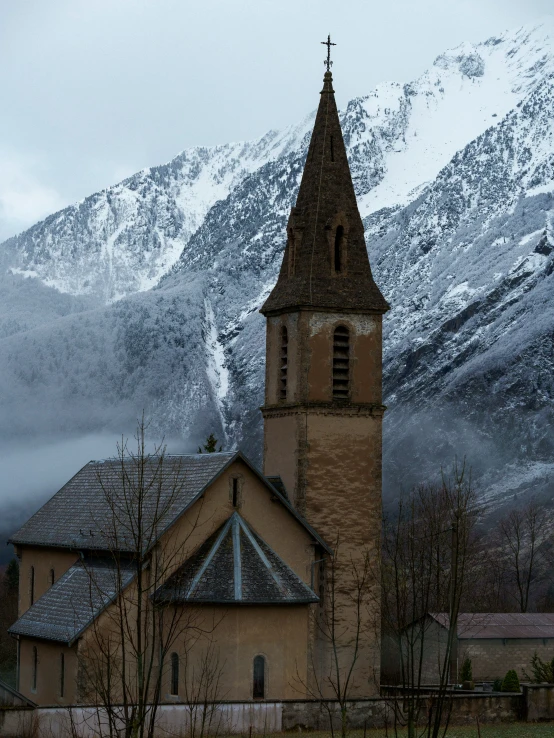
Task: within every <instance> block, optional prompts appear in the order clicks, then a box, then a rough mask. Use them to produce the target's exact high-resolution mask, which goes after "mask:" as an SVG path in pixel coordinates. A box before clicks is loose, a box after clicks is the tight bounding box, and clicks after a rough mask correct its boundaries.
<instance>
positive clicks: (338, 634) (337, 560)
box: [296, 537, 378, 738]
mask: <svg viewBox="0 0 554 738" xmlns="http://www.w3.org/2000/svg"><path fill="white" fill-rule="evenodd" d="M321 563H322V564H323V563H324V564H325V566H324V567H323V566H322V568H321V570H320V571H321V573H320V577H321V578H322V583H323V581H324V586H323V587H320V597H321V602H320V604H319V606H318V613H317V615H316V616H315V627H316V645H315V652H314V651H312V653H311V659H310V670H309V675H308V679H307V680H306V679H303V678H302V677H301V676H300V674H299V673H298V672H297V675H296V681H297V683H299V684H300V685H301V687H302V692H303V693H304V694H308V695H309V696H310V697H311V698H312V699H314V700H316V701H317V702H318V703H319V704H320V706H321V707H322V708H323V709H324V710H325V711H326V713H327V717H328V720H329V728H330V731H331V736H332V737H333V736H334V734H335V726H336V723H337V714H336V710H335V707H336V706H338V709H339V713H340V734H341V736H342V738H344V737H345V736H346V734H347V732H348V728H349V703H350V702H351V700H352V699H353V697H354V694H355V692H354V690H355V688H356V679H357V673H356V672H357V666H358V664H359V661H360V659H362V658H367V654H366V653H363V650H364V648H363V644H364V636H367V631H368V628H371V626H372V625H373V626H374V627H375V626H376V625H377V624H376V623H373V621H372V619H371V618H372V616H371V611H372V607H371V606H372V604H373V603H374V601H375V593H374V592H372V587H371V582H372V573H373V572H374V570H375V568H376V566H375V562H373V561H372V554H371V552H370V551H364V552H362V555H361V556H359V557H358V558H357V559H356V560H355V559H354V558H353V557H352V556H350V557H348V559H347V560H346V561H343V560H342V558H341V548H340V540H339V538H338V537H337V539H336V541H335V545H334V546H333V555H332V556H329V557H328V558H326V559H325V560H322V562H321ZM346 572H347V573H348V575H349V576H348V586H347V587H345V586H344V584H343V580H344V576H345V573H346ZM376 581H378V579H377V580H376Z"/></svg>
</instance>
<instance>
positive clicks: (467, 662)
mask: <svg viewBox="0 0 554 738" xmlns="http://www.w3.org/2000/svg"><path fill="white" fill-rule="evenodd" d="M460 681H461V682H472V681H473V670H472V668H471V659H470V658H469V656H466V657H465V659H464V660H463V662H462V668H461V669H460Z"/></svg>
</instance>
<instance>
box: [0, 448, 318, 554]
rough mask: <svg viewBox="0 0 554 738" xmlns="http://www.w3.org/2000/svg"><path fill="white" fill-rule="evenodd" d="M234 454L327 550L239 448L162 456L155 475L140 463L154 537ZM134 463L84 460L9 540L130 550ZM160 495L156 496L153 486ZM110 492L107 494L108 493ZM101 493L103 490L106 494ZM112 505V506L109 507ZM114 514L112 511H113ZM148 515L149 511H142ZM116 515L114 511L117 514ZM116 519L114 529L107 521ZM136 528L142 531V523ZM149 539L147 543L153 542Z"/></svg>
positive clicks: (153, 467)
mask: <svg viewBox="0 0 554 738" xmlns="http://www.w3.org/2000/svg"><path fill="white" fill-rule="evenodd" d="M237 458H240V459H242V461H243V462H244V463H245V464H247V465H248V466H249V467H250V468H251V469H252V471H253V472H254V473H255V474H256V475H257V476H258V478H259V479H260V480H261V481H262V482H263V483H264V484H265V485H266V486H267V487H268V488H269V489H270V490H271V493H272V494H273V495H274V498H275V499H277V500H278V501H279V502H280V503H281V504H283V505H284V506H285V507H286V508H287V509H288V510H289V512H290V513H291V514H292V515H293V516H294V517H295V518H296V519H297V520H298V521H299V523H300V524H301V525H302V526H303V527H304V528H305V529H306V530H308V532H309V533H310V534H311V535H312V536H313V537H314V538H315V539H316V540H317V541H318V543H319V544H320V545H321V546H322V547H323V548H324V549H325V550H327V551H329V552H330V551H331V549H330V548H329V546H328V545H327V544H326V543H325V541H323V539H322V538H321V537H320V536H319V534H318V533H317V532H316V531H315V530H314V529H313V528H312V527H311V526H310V525H309V524H308V523H307V522H306V520H304V518H303V517H302V516H300V515H299V514H298V512H297V511H296V510H295V509H294V508H293V507H292V505H291V504H290V502H289V501H288V499H287V498H286V497H284V496H283V494H282V493H281V491H280V490H279V487H278V486H274V485H272V484H271V483H270V482H269V480H268V479H266V478H265V477H264V476H263V475H262V474H261V473H260V472H259V471H258V470H257V469H256V468H255V467H254V466H253V465H252V464H251V463H250V461H249V460H248V459H247V458H246V457H245V456H244V455H243V454H241V453H240V452H224V453H214V454H190V455H182V456H169V455H168V456H166V457H165V459H164V464H163V467H162V469H163V471H162V473H160V471H159V467H158V466H157V462H156V461H153V462H152V463H151V464H150V465H148V464H147V465H146V469H145V488H146V487H147V485H151V486H152V496H151V499H150V501H151V506H154V505H155V504H156V502H157V503H158V509H160V507H161V508H164V505H165V509H164V510H163V512H164V514H163V516H162V520H161V521H160V523H159V525H158V526H157V527H158V535H161V533H163V532H164V530H166V529H167V528H168V527H169V526H170V525H171V524H172V523H173V522H174V521H175V520H176V519H177V518H178V517H179V515H181V514H182V513H183V512H184V511H185V510H186V508H187V507H188V506H189V505H191V504H192V503H193V502H194V501H195V500H196V499H197V498H198V497H199V496H200V495H201V494H202V493H203V491H204V490H205V488H206V487H207V486H208V485H209V484H211V482H213V481H214V479H215V478H216V477H217V476H218V475H219V474H221V473H222V472H223V471H224V469H225V468H226V467H227V466H228V465H229V464H231V462H233V461H234V460H235V459H237ZM136 476H137V464H136V463H135V462H134V461H133V460H132V459H127V460H124V464H123V467H122V464H121V460H119V459H107V460H104V461H90V462H89V463H88V464H86V465H85V466H84V467H83V468H82V469H81V470H80V471H78V472H77V474H76V475H75V476H74V477H73V478H72V479H70V480H69V482H67V484H65V485H64V486H63V487H62V488H61V489H60V491H59V492H57V493H56V494H55V495H54V496H53V497H52V498H51V499H50V500H48V502H47V503H46V504H45V505H43V506H42V507H41V508H40V510H38V512H36V513H35V514H34V515H33V516H32V517H31V518H29V520H28V521H27V522H26V523H25V524H24V525H23V526H22V527H21V528H20V529H19V530H18V531H17V533H15V534H14V535H13V536H12V537H11V538H10V541H9V542H10V543H13V544H16V545H18V544H19V545H35V546H53V547H58V548H71V549H77V550H81V551H83V550H85V551H86V550H94V551H106V550H110V551H112V550H119V551H128V552H132V551H135V550H136V543H135V541H134V537H133V531H132V529H131V526H130V525H129V520H130V516H129V512H128V510H127V509H125V499H124V498H122V494H121V490H122V484H123V482H122V480H124V479H125V483H126V485H127V489H129V488H130V486H132V484H133V483H136ZM158 489H160V490H161V493H160V495H159V496H158V494H157V490H158ZM110 491H111V494H110ZM106 492H107V493H106ZM110 504H112V507H110ZM114 512H115V513H116V514H114ZM145 512H146V514H151V515H153V509H150V510H148V506H147V509H146V511H145ZM117 513H119V514H117ZM116 518H117V519H118V520H119V523H118V526H117V530H114V531H111V530H110V522H112V521H114V520H115V519H116ZM142 530H143V531H144V530H148V523H146V524H145V525H143V527H142ZM154 542H155V541H151V543H154Z"/></svg>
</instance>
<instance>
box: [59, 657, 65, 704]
mask: <svg viewBox="0 0 554 738" xmlns="http://www.w3.org/2000/svg"><path fill="white" fill-rule="evenodd" d="M64 692H65V655H64V654H63V653H61V654H60V697H63V696H64Z"/></svg>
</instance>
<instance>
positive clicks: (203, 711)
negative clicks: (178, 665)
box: [183, 639, 225, 738]
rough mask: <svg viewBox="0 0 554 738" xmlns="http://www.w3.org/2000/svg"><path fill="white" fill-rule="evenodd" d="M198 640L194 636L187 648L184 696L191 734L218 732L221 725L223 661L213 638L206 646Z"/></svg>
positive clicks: (202, 735) (200, 735) (197, 737)
mask: <svg viewBox="0 0 554 738" xmlns="http://www.w3.org/2000/svg"><path fill="white" fill-rule="evenodd" d="M197 645H198V641H197V640H194V639H191V640H190V641H189V642H188V643H187V644H186V648H185V658H184V671H185V674H184V690H183V691H184V698H185V703H186V706H187V711H188V719H189V723H188V729H189V730H188V734H189V738H205V736H207V735H209V736H217V735H218V734H219V733H220V732H221V729H222V727H223V726H222V716H221V712H220V710H219V707H220V705H221V700H222V697H223V691H222V678H223V670H224V666H225V665H224V664H222V663H221V660H220V656H219V649H218V647H217V644H216V643H215V641H213V640H209V642H208V643H207V645H205V647H204V648H202V649H200V650H199V649H198V648H197Z"/></svg>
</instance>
